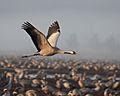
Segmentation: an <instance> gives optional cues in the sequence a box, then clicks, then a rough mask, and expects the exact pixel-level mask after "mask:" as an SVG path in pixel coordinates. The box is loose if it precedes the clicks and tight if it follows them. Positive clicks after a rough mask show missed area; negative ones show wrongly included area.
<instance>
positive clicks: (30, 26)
mask: <svg viewBox="0 0 120 96" xmlns="http://www.w3.org/2000/svg"><path fill="white" fill-rule="evenodd" d="M33 27H34V26H33V25H32V24H30V23H29V22H28V21H26V22H24V23H23V24H22V26H21V29H24V30H26V29H28V28H33Z"/></svg>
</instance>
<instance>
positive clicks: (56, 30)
mask: <svg viewBox="0 0 120 96" xmlns="http://www.w3.org/2000/svg"><path fill="white" fill-rule="evenodd" d="M59 36H60V26H59V24H58V22H57V21H55V22H54V23H52V24H51V26H50V27H49V29H48V35H47V40H48V42H49V43H50V45H51V46H52V47H56V44H57V40H58V37H59Z"/></svg>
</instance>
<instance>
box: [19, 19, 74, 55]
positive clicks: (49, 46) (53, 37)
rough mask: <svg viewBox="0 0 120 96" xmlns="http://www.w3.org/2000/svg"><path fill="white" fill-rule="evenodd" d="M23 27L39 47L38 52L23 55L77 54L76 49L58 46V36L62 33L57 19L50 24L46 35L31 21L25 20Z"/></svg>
mask: <svg viewBox="0 0 120 96" xmlns="http://www.w3.org/2000/svg"><path fill="white" fill-rule="evenodd" d="M21 27H22V29H24V30H25V31H26V32H27V33H28V34H29V36H30V37H31V39H32V41H33V43H34V45H35V47H36V48H37V52H36V53H34V54H32V55H29V56H22V57H31V56H36V55H40V56H52V55H55V54H71V55H75V54H76V52H75V51H65V50H61V49H59V48H58V47H56V45H57V41H58V37H59V36H60V33H61V32H60V26H59V24H58V21H55V22H53V23H52V24H51V25H50V27H49V29H48V34H47V36H46V37H45V35H44V34H43V33H42V32H41V31H39V30H38V29H37V28H35V27H34V26H33V25H32V24H31V23H29V22H24V23H23V24H22V26H21Z"/></svg>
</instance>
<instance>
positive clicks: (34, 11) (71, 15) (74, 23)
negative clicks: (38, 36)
mask: <svg viewBox="0 0 120 96" xmlns="http://www.w3.org/2000/svg"><path fill="white" fill-rule="evenodd" d="M55 20H57V21H58V22H59V24H60V27H61V36H60V37H59V41H58V47H60V48H61V49H66V50H67V49H69V50H76V51H77V52H79V53H80V57H81V58H103V59H105V58H109V59H120V51H119V50H120V32H119V31H120V0H71V1H70V0H19V1H18V0H0V55H6V54H7V55H8V54H12V55H23V54H28V53H33V52H36V48H35V46H34V45H33V43H32V40H31V38H30V37H29V36H28V34H27V33H26V32H25V31H24V30H22V29H21V25H22V24H23V22H25V21H29V22H31V23H32V24H33V25H35V26H36V28H38V29H39V30H41V31H42V32H43V33H44V34H47V31H48V27H49V26H50V24H51V23H52V22H54V21H55ZM77 56H79V55H77Z"/></svg>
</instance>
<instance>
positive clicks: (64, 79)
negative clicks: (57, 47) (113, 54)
mask: <svg viewBox="0 0 120 96" xmlns="http://www.w3.org/2000/svg"><path fill="white" fill-rule="evenodd" d="M6 94H7V95H6ZM0 96H120V62H119V61H116V60H93V59H92V60H88V59H79V60H72V59H69V60H63V59H52V58H46V59H41V58H40V57H38V58H25V59H23V58H20V57H0Z"/></svg>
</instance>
